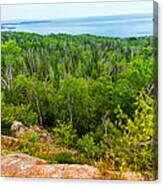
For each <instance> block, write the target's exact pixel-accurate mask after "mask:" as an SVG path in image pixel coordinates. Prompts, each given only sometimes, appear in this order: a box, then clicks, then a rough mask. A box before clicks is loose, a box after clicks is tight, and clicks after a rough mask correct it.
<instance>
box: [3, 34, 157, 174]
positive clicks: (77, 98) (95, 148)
mask: <svg viewBox="0 0 163 186" xmlns="http://www.w3.org/2000/svg"><path fill="white" fill-rule="evenodd" d="M154 42H157V39H156V38H155V37H142V38H126V39H120V38H108V37H97V36H92V35H89V34H85V35H80V36H79V35H75V36H72V35H67V34H57V35H55V34H50V35H46V36H42V35H39V34H34V33H31V34H30V33H23V32H2V70H1V84H2V94H1V103H2V104H1V105H2V133H7V132H5V128H6V127H10V125H11V123H12V122H13V120H19V121H21V122H22V123H24V124H26V125H33V124H37V125H39V126H41V127H47V128H48V129H49V130H52V134H53V137H54V141H55V143H56V144H58V145H60V146H62V147H64V146H66V147H68V148H72V147H73V148H76V149H77V150H78V151H79V152H80V153H81V156H80V158H79V160H80V162H82V163H97V162H99V164H101V165H102V167H106V169H107V167H109V166H110V167H111V168H113V169H116V170H121V171H122V170H125V169H128V168H130V169H133V170H137V171H152V170H153V168H154V166H155V165H154V164H156V160H157V153H156V151H157V143H156V141H157V138H156V136H157V134H156V132H155V131H157V119H156V117H157V116H156V111H155V108H156V98H155V97H156V89H157V85H156V81H157V79H156V77H157V75H154V72H156V69H155V67H156V66H157V65H156V61H155V56H156V55H157V53H156V52H157V49H156V48H155V46H154ZM138 95H139V96H138ZM27 139H28V140H27V141H29V142H32V143H33V144H32V145H33V146H34V145H36V142H37V136H36V135H35V134H30V135H29V136H28V137H27ZM23 143H24V142H23ZM23 143H22V146H21V147H20V146H19V148H18V150H20V151H21V152H26V153H28V154H31V155H35V156H38V157H42V156H43V157H44V158H45V155H44V148H45V147H41V148H42V149H41V150H40V148H39V147H36V146H37V145H36V146H35V147H33V148H34V149H35V150H36V151H37V150H38V152H36V151H33V149H32V148H30V145H29V144H28V143H27V142H26V143H25V144H24V146H23ZM37 148H38V149H37ZM11 151H12V150H11ZM46 152H47V151H46ZM48 159H49V160H50V159H51V161H52V162H55V161H56V162H63V163H64V162H65V163H66V162H69V163H73V161H76V160H74V159H73V158H71V156H70V154H66V153H65V154H64V153H63V154H62V153H61V154H60V155H58V157H55V155H54V154H53V153H52V155H49V156H48ZM104 164H105V166H103V165H104Z"/></svg>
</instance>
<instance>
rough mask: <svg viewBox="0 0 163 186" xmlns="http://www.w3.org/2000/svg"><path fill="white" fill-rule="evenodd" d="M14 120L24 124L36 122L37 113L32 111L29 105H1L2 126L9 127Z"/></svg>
mask: <svg viewBox="0 0 163 186" xmlns="http://www.w3.org/2000/svg"><path fill="white" fill-rule="evenodd" d="M14 120H17V121H21V122H22V123H24V124H26V125H34V124H37V123H38V121H37V113H36V112H33V111H32V110H31V108H30V106H29V105H23V104H21V105H17V106H15V105H13V104H8V105H5V106H3V107H2V127H4V128H9V127H10V126H11V124H12V122H13V121H14Z"/></svg>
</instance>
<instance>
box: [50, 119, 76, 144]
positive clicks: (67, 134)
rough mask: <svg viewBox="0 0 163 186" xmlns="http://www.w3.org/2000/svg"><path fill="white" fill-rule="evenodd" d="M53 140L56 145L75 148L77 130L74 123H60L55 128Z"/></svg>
mask: <svg viewBox="0 0 163 186" xmlns="http://www.w3.org/2000/svg"><path fill="white" fill-rule="evenodd" d="M53 138H54V140H55V142H56V144H60V145H65V146H66V147H73V146H74V145H75V143H76V140H77V134H76V130H75V129H73V125H72V123H58V125H57V126H56V127H55V128H53Z"/></svg>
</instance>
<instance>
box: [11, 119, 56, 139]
mask: <svg viewBox="0 0 163 186" xmlns="http://www.w3.org/2000/svg"><path fill="white" fill-rule="evenodd" d="M27 132H31V133H36V134H37V135H38V142H40V143H52V142H53V139H52V137H51V135H50V134H49V132H48V131H47V130H45V129H41V128H39V127H38V126H36V125H35V126H30V127H27V126H25V125H23V124H22V123H21V122H19V121H14V122H13V124H12V125H11V133H12V134H13V136H16V137H23V136H24V135H25V134H26V133H27Z"/></svg>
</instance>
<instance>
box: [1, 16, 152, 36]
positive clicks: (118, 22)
mask: <svg viewBox="0 0 163 186" xmlns="http://www.w3.org/2000/svg"><path fill="white" fill-rule="evenodd" d="M153 21H154V19H153V15H152V14H132V15H115V16H98V17H87V18H66V19H54V20H39V21H38V20H21V21H20V20H19V21H18V20H15V21H6V22H5V21H3V22H2V24H1V27H2V30H11V31H25V32H35V33H39V34H43V35H44V34H49V33H55V34H57V33H67V34H75V35H76V34H86V33H88V34H93V35H97V36H108V37H140V36H149V35H153Z"/></svg>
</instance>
